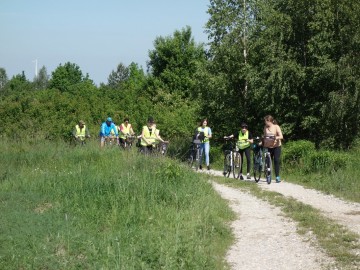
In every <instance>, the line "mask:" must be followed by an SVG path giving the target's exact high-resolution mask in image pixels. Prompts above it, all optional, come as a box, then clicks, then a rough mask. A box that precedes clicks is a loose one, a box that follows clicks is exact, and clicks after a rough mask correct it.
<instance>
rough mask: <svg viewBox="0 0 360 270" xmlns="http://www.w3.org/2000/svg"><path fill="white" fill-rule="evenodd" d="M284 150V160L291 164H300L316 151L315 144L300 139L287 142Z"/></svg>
mask: <svg viewBox="0 0 360 270" xmlns="http://www.w3.org/2000/svg"><path fill="white" fill-rule="evenodd" d="M283 149H284V150H283V151H282V160H283V161H284V162H285V163H289V164H294V163H295V164H299V163H300V161H303V160H304V159H306V158H308V157H309V155H310V154H311V153H313V152H315V144H314V143H313V142H310V141H305V140H299V141H292V142H288V143H286V145H285V146H284V147H283Z"/></svg>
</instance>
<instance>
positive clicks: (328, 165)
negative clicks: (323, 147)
mask: <svg viewBox="0 0 360 270" xmlns="http://www.w3.org/2000/svg"><path fill="white" fill-rule="evenodd" d="M347 159H348V158H347V156H346V155H345V154H341V153H338V152H332V151H318V152H313V153H312V154H311V155H310V156H309V162H308V166H307V169H308V170H311V171H319V170H322V169H325V170H329V171H337V170H338V169H342V168H345V167H346V164H347V162H348V160H347Z"/></svg>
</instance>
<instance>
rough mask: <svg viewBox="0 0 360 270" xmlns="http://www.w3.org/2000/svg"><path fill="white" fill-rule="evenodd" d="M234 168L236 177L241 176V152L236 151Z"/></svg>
mask: <svg viewBox="0 0 360 270" xmlns="http://www.w3.org/2000/svg"><path fill="white" fill-rule="evenodd" d="M232 170H233V176H234V178H239V177H240V171H241V155H240V153H239V152H234V162H233V168H232Z"/></svg>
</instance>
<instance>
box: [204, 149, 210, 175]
mask: <svg viewBox="0 0 360 270" xmlns="http://www.w3.org/2000/svg"><path fill="white" fill-rule="evenodd" d="M204 147H205V162H206V166H207V167H208V169H209V166H210V143H205V144H204Z"/></svg>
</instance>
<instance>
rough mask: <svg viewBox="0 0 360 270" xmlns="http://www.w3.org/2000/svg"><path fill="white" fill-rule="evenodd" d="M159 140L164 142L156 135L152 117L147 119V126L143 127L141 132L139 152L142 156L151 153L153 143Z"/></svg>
mask: <svg viewBox="0 0 360 270" xmlns="http://www.w3.org/2000/svg"><path fill="white" fill-rule="evenodd" d="M157 140H159V141H161V142H165V141H164V140H163V139H162V138H161V137H160V136H159V135H158V134H157V129H156V124H155V121H154V119H153V118H152V117H149V118H148V121H147V125H146V126H143V128H142V132H141V142H140V145H141V150H142V152H143V153H144V154H148V153H151V152H152V150H153V148H154V144H155V142H156V141H157Z"/></svg>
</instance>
